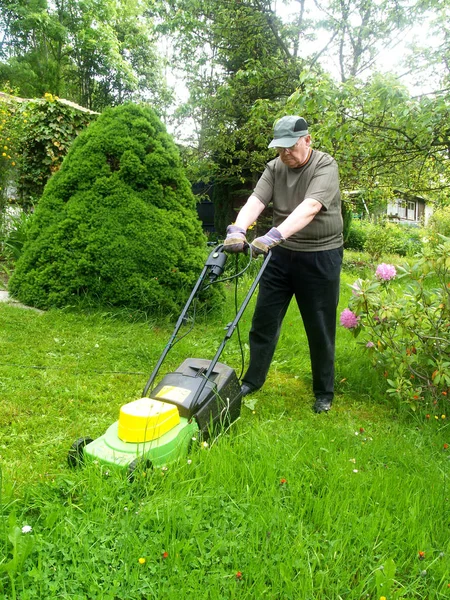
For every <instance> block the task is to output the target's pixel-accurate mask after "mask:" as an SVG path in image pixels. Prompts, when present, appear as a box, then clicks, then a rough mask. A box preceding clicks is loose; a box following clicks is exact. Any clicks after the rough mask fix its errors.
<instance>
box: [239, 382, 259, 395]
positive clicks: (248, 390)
mask: <svg viewBox="0 0 450 600" xmlns="http://www.w3.org/2000/svg"><path fill="white" fill-rule="evenodd" d="M253 392H256V388H255V387H254V386H253V385H250V384H248V383H243V384H242V385H241V394H242V397H244V396H248V395H249V394H252V393H253Z"/></svg>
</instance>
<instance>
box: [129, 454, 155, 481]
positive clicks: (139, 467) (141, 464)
mask: <svg viewBox="0 0 450 600" xmlns="http://www.w3.org/2000/svg"><path fill="white" fill-rule="evenodd" d="M151 471H153V463H152V461H151V460H150V459H148V458H145V457H144V456H139V457H138V458H135V459H134V460H133V461H131V462H130V464H129V465H128V481H130V482H133V481H136V480H137V479H142V478H144V477H146V476H147V473H149V472H151Z"/></svg>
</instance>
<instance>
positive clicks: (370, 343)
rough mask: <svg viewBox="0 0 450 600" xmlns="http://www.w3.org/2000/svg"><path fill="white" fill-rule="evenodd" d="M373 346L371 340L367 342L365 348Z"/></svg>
mask: <svg viewBox="0 0 450 600" xmlns="http://www.w3.org/2000/svg"><path fill="white" fill-rule="evenodd" d="M374 347H375V344H374V343H373V342H370V341H369V342H367V344H366V348H374Z"/></svg>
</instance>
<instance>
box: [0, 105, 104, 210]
mask: <svg viewBox="0 0 450 600" xmlns="http://www.w3.org/2000/svg"><path fill="white" fill-rule="evenodd" d="M3 112H5V113H7V114H6V115H5V116H6V118H5V120H6V123H5V126H6V128H7V129H6V132H3V130H2V131H1V132H0V143H2V144H3V145H4V147H5V146H6V144H8V150H7V152H8V153H10V155H11V163H10V164H11V167H12V168H13V169H14V175H13V181H14V184H15V186H16V197H15V198H14V201H15V202H16V203H18V204H19V205H21V206H22V207H23V208H24V209H25V210H29V209H30V208H31V207H32V206H33V205H35V204H36V203H37V202H38V200H39V198H40V196H41V195H42V192H43V189H44V187H45V184H46V183H47V180H48V179H49V177H50V176H51V175H52V173H55V172H56V171H57V170H58V169H59V167H60V165H61V163H62V161H63V158H64V156H65V155H66V154H67V151H68V149H69V147H70V145H71V144H72V142H73V140H74V139H75V138H76V137H77V135H78V134H79V133H80V132H81V131H82V130H83V129H84V128H85V127H87V125H89V123H90V122H91V121H92V120H93V119H94V118H95V117H96V115H94V114H93V113H91V112H89V111H84V110H82V109H81V108H77V107H73V106H70V105H68V104H66V103H64V102H63V101H60V100H59V99H58V98H56V97H54V96H52V94H49V93H47V94H45V97H44V98H43V99H39V100H28V101H21V102H17V101H15V99H14V98H12V97H11V98H8V102H5V103H4V109H3ZM8 156H9V154H8Z"/></svg>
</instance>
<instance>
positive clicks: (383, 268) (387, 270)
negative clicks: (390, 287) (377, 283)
mask: <svg viewBox="0 0 450 600" xmlns="http://www.w3.org/2000/svg"><path fill="white" fill-rule="evenodd" d="M375 275H376V276H377V277H378V279H383V280H384V281H390V280H391V279H394V277H395V276H396V275H397V271H396V270H395V267H394V265H387V264H386V263H381V264H380V265H378V267H377V270H376V271H375Z"/></svg>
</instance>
